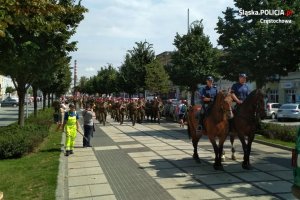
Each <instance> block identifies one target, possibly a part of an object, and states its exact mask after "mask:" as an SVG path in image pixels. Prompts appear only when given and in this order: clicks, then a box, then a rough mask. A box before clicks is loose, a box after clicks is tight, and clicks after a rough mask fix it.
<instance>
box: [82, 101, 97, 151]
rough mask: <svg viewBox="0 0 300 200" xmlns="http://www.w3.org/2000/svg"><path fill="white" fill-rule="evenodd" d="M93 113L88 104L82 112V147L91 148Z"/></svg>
mask: <svg viewBox="0 0 300 200" xmlns="http://www.w3.org/2000/svg"><path fill="white" fill-rule="evenodd" d="M93 114H94V113H93V111H92V108H91V105H90V104H87V105H86V107H85V110H84V111H82V117H83V130H84V137H83V147H84V148H85V147H92V146H91V143H90V142H91V137H92V136H93V131H94V122H93Z"/></svg>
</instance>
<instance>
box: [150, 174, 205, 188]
mask: <svg viewBox="0 0 300 200" xmlns="http://www.w3.org/2000/svg"><path fill="white" fill-rule="evenodd" d="M155 180H156V181H157V182H158V183H159V184H160V185H161V186H162V187H163V188H165V189H173V188H186V187H196V186H200V185H201V183H199V182H197V181H195V180H194V179H192V178H191V177H188V176H187V177H179V178H157V179H155Z"/></svg>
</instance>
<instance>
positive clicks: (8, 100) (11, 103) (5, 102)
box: [1, 97, 19, 107]
mask: <svg viewBox="0 0 300 200" xmlns="http://www.w3.org/2000/svg"><path fill="white" fill-rule="evenodd" d="M18 105H19V101H18V100H17V99H13V98H9V97H8V98H6V99H4V100H3V101H1V107H5V106H13V107H16V106H18Z"/></svg>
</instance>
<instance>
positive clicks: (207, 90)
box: [200, 86, 218, 103]
mask: <svg viewBox="0 0 300 200" xmlns="http://www.w3.org/2000/svg"><path fill="white" fill-rule="evenodd" d="M217 93H218V90H217V88H216V87H215V86H212V87H208V86H205V87H204V88H203V89H202V90H201V93H200V95H201V99H202V100H203V99H204V97H207V98H212V99H213V100H215V99H216V96H217ZM204 103H206V102H204Z"/></svg>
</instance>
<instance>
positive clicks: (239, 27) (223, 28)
mask: <svg viewBox="0 0 300 200" xmlns="http://www.w3.org/2000/svg"><path fill="white" fill-rule="evenodd" d="M235 6H236V7H237V9H234V8H227V9H226V11H225V12H224V15H225V16H224V18H223V19H222V18H220V17H219V21H218V23H217V28H216V30H217V32H218V33H219V34H220V37H219V40H218V43H219V45H222V46H223V51H224V52H223V56H222V60H221V61H222V62H221V63H222V64H221V65H220V66H221V67H220V70H221V73H222V74H224V77H225V78H227V79H229V80H234V79H236V77H237V74H238V73H240V72H246V73H247V74H248V76H249V78H250V79H251V80H254V81H256V85H257V87H258V88H261V87H262V86H263V85H264V84H265V83H266V82H267V81H268V79H269V77H272V76H274V75H276V74H278V75H287V73H288V72H290V71H295V70H296V69H298V68H299V63H300V49H299V46H300V39H299V38H300V25H299V22H300V21H299V19H300V18H299V15H297V14H296V13H299V11H300V9H299V7H300V6H299V4H298V3H296V1H277V0H268V1H254V0H251V1H242V0H235ZM238 9H240V10H246V11H250V10H254V11H260V10H274V9H282V10H289V9H290V10H293V11H294V13H295V14H294V15H293V16H289V17H286V16H268V15H266V16H257V15H248V16H238V13H239V11H238ZM279 18H280V19H284V20H292V21H293V23H291V24H277V23H273V24H271V23H270V24H267V23H262V21H261V20H267V19H273V20H277V19H279Z"/></svg>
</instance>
